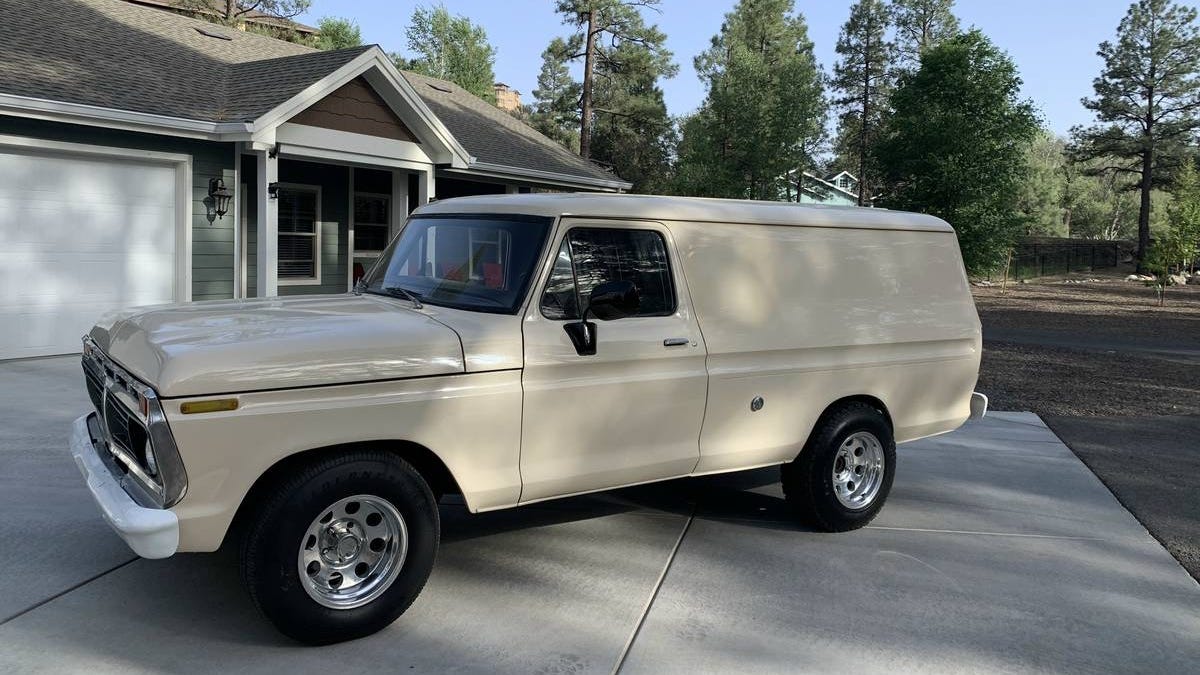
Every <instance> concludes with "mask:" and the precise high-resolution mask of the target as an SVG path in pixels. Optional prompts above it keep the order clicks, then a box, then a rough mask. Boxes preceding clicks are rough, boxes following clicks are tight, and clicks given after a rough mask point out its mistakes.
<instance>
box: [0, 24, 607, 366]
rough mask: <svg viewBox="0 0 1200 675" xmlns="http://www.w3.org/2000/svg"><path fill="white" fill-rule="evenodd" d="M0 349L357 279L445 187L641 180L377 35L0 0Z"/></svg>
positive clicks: (497, 189) (450, 192)
mask: <svg viewBox="0 0 1200 675" xmlns="http://www.w3.org/2000/svg"><path fill="white" fill-rule="evenodd" d="M0 25H4V26H5V28H6V30H5V39H4V40H0V242H2V245H0V359H6V358H15V357H25V356H38V355H44V354H56V353H68V352H72V351H76V350H77V349H78V348H79V337H80V336H81V335H82V334H83V332H84V331H85V330H86V329H87V328H88V327H89V326H90V325H91V324H92V323H93V322H94V320H95V319H96V317H97V316H98V315H99V314H101V313H103V312H104V311H107V310H109V309H113V308H117V307H124V306H130V305H138V304H152V303H161V302H175V301H189V300H209V299H228V298H245V297H256V296H274V295H293V294H301V293H327V292H344V291H346V290H347V289H349V288H350V287H351V285H352V283H353V281H354V277H355V274H356V270H358V271H361V270H362V269H365V268H366V267H368V266H369V265H371V264H372V263H373V262H374V260H375V259H376V258H377V257H378V255H379V253H380V251H381V249H383V247H384V246H385V245H386V243H387V242H388V240H389V239H390V238H391V237H392V235H394V234H395V233H396V231H397V229H398V228H399V227H400V226H401V225H402V224H403V222H404V219H405V217H406V216H407V214H408V212H409V211H410V210H411V209H413V208H415V207H416V206H417V205H419V204H423V203H426V202H427V201H429V200H431V199H434V198H435V197H437V198H448V197H455V196H460V195H469V194H489V193H505V192H528V191H536V190H594V191H621V190H625V189H628V188H629V187H630V184H629V183H627V182H625V181H622V180H621V179H620V178H619V177H617V176H614V175H613V174H612V173H610V172H608V171H606V170H604V169H602V168H600V167H598V166H596V165H594V164H591V163H589V162H587V161H585V160H583V159H580V158H579V157H578V156H576V155H574V154H573V153H571V152H569V151H567V150H566V149H564V148H562V147H561V146H559V145H558V144H557V143H554V142H553V141H551V140H549V139H547V138H545V137H544V136H542V135H540V134H538V133H537V132H536V131H534V130H533V129H532V128H530V127H529V126H527V125H525V124H524V123H522V122H520V121H518V120H516V119H515V118H513V117H512V116H511V115H509V114H508V113H505V112H504V111H502V110H499V109H497V108H496V107H495V106H493V105H490V104H488V103H486V102H484V101H482V100H480V99H478V98H476V97H474V96H472V95H470V94H468V93H467V92H465V91H464V90H462V89H461V88H459V87H457V86H456V85H454V84H451V83H449V82H444V81H441V80H436V79H432V78H428V77H423V76H420V75H416V74H413V73H401V72H398V71H397V70H396V69H395V67H394V66H393V64H392V61H391V59H389V58H388V57H387V55H386V54H385V53H384V52H383V50H382V49H380V48H379V47H378V46H365V47H358V48H353V49H346V50H339V51H329V52H322V51H316V50H313V49H310V48H308V47H304V46H300V45H296V44H292V43H289V42H284V41H281V40H275V39H272V38H269V37H265V36H263V35H258V34H255V33H253V32H245V31H238V30H235V29H230V28H226V27H222V26H218V25H214V24H211V23H207V22H205V21H202V20H199V19H195V18H191V17H188V16H183V15H180V14H178V13H175V12H170V11H165V10H163V9H160V8H156V7H152V6H148V5H146V4H144V3H143V4H139V3H129V2H122V1H121V0H39V2H36V3H14V2H5V3H0Z"/></svg>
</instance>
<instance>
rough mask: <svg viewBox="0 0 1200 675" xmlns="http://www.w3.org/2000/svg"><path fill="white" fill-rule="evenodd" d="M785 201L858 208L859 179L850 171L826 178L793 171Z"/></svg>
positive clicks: (790, 174)
mask: <svg viewBox="0 0 1200 675" xmlns="http://www.w3.org/2000/svg"><path fill="white" fill-rule="evenodd" d="M785 199H786V200H787V201H789V202H798V203H801V204H829V205H831V206H857V205H858V179H857V178H855V177H854V176H853V174H851V173H850V172H848V171H842V172H839V173H835V174H830V175H828V176H826V177H824V178H822V177H820V176H818V175H816V174H813V173H809V172H808V171H803V172H799V173H798V172H794V171H793V172H791V173H789V174H788V189H787V192H786V194H785ZM868 206H869V204H868Z"/></svg>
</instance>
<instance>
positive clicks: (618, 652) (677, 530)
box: [0, 357, 1200, 673]
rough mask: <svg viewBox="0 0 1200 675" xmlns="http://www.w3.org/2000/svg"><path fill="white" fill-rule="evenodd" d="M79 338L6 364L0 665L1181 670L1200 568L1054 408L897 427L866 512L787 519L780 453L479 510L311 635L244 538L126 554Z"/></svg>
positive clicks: (1199, 611) (1199, 620)
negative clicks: (927, 432)
mask: <svg viewBox="0 0 1200 675" xmlns="http://www.w3.org/2000/svg"><path fill="white" fill-rule="evenodd" d="M80 378H81V375H80V373H79V367H78V363H77V360H76V359H75V358H73V357H71V358H61V359H42V360H33V361H14V362H3V363H0V462H3V464H2V465H0V466H3V467H4V468H3V470H0V513H2V514H3V517H0V542H3V545H2V546H0V569H3V570H4V575H3V582H2V583H0V588H2V589H3V591H4V592H3V593H0V672H9V671H12V672H39V671H44V672H56V673H58V672H78V671H87V672H89V673H102V672H122V673H126V672H139V671H172V672H222V671H231V672H233V671H235V672H262V673H278V672H320V673H329V672H337V673H351V672H377V671H410V670H411V671H412V672H431V671H432V672H447V671H453V672H515V673H575V672H596V673H606V672H612V671H613V670H614V669H617V668H619V669H620V671H621V672H625V673H662V672H735V671H737V672H748V671H753V672H797V671H808V670H855V671H885V670H886V671H890V672H894V671H898V670H901V671H905V670H907V671H916V670H920V671H923V672H930V671H942V672H951V671H954V672H961V671H963V670H973V671H981V670H982V671H1001V670H1002V671H1074V672H1099V671H1108V672H1118V671H1119V672H1182V671H1189V670H1194V669H1195V668H1196V664H1198V663H1200V639H1197V636H1200V586H1198V585H1197V583H1196V582H1195V581H1194V580H1192V579H1191V578H1190V577H1189V576H1188V575H1187V573H1186V572H1184V570H1183V569H1182V568H1180V567H1179V565H1178V564H1177V563H1176V562H1175V560H1174V559H1173V558H1171V556H1170V555H1168V554H1167V552H1166V551H1164V550H1163V548H1162V547H1161V546H1160V545H1159V544H1158V543H1157V542H1156V541H1154V539H1152V538H1151V537H1150V536H1149V535H1148V534H1147V532H1146V530H1145V529H1144V528H1143V527H1142V526H1141V525H1139V524H1138V523H1137V521H1136V520H1134V518H1133V517H1132V516H1131V515H1130V514H1129V513H1128V512H1127V511H1125V510H1124V509H1123V508H1122V507H1121V506H1120V505H1119V504H1118V503H1117V501H1116V500H1115V499H1114V498H1113V496H1112V495H1111V494H1110V493H1109V492H1108V490H1107V489H1105V488H1104V486H1103V485H1102V484H1101V483H1100V482H1099V481H1098V480H1097V479H1096V477H1095V476H1094V475H1092V473H1091V472H1089V471H1088V470H1087V469H1086V468H1085V467H1084V466H1083V464H1081V463H1080V462H1079V460H1078V459H1076V458H1075V456H1074V455H1073V454H1072V453H1071V452H1070V450H1068V449H1067V448H1066V447H1065V446H1064V445H1063V444H1062V443H1061V442H1060V441H1059V440H1058V439H1057V438H1056V437H1055V436H1054V434H1053V433H1051V432H1050V431H1049V430H1048V429H1047V428H1046V427H1045V425H1043V424H1042V423H1041V421H1040V420H1039V419H1038V418H1037V417H1036V416H1034V415H1031V414H1027V413H998V414H993V415H991V416H989V417H988V418H987V419H986V420H983V421H980V422H977V423H972V424H970V425H968V426H967V427H965V428H964V429H962V430H960V431H958V432H955V433H954V434H950V435H946V436H943V437H940V438H936V439H930V440H926V441H922V442H918V443H913V444H910V445H905V446H902V447H901V450H900V453H899V457H900V459H899V471H898V474H897V478H896V482H895V487H894V488H893V491H892V496H891V500H890V501H889V503H888V505H887V507H886V508H885V509H884V511H883V513H882V514H881V516H880V517H879V518H878V519H877V520H876V521H875V522H874V523H873V524H872V526H870V527H869V528H867V529H864V530H860V531H857V532H852V533H847V534H838V535H829V534H819V533H815V532H809V531H805V530H803V529H801V528H798V527H796V526H795V525H794V524H792V522H791V521H790V520H789V519H788V517H787V511H786V508H785V505H784V504H783V502H782V500H781V496H780V491H779V486H778V484H777V482H776V472H775V471H774V470H764V471H755V472H749V473H744V474H738V475H730V476H722V477H714V478H706V479H695V480H687V481H675V482H671V483H667V484H662V485H659V486H650V487H644V488H636V489H629V490H621V491H617V492H612V493H606V494H602V495H597V496H591V497H586V498H578V499H571V500H566V501H562V502H557V503H551V504H546V505H543V506H537V507H529V508H522V509H516V510H511V511H506V512H500V513H493V514H485V515H479V516H472V515H469V514H467V513H465V512H464V510H463V509H462V508H461V507H460V506H456V505H454V504H446V505H444V506H443V547H442V551H441V554H440V556H439V559H438V562H437V565H436V567H435V569H434V572H433V576H432V577H431V579H430V581H429V585H428V586H427V587H426V589H425V591H424V593H423V594H422V595H421V597H420V598H419V599H418V600H417V601H416V603H415V604H414V605H413V607H412V608H411V609H410V610H409V612H408V613H407V614H406V615H405V616H404V617H402V618H401V619H400V620H399V621H397V622H396V623H395V624H393V625H392V626H391V627H389V628H388V629H386V630H385V631H383V632H381V633H380V634H377V635H375V636H372V637H370V638H366V639H363V640H359V641H356V642H353V643H346V644H341V645H336V646H332V647H325V648H306V647H300V646H297V645H295V644H293V643H290V642H289V641H287V640H286V639H284V638H281V637H280V636H279V635H278V634H276V633H275V632H274V631H273V630H272V629H271V628H270V627H269V626H268V625H267V624H266V623H265V622H263V621H262V620H260V619H259V617H258V616H257V615H256V614H255V611H254V609H253V607H252V606H251V604H250V602H249V600H248V599H247V598H246V597H245V595H244V594H243V592H242V590H241V588H240V586H239V584H238V578H237V573H236V570H235V568H234V563H235V556H233V555H232V554H231V552H228V551H223V552H221V553H218V554H215V555H184V556H178V557H176V558H173V559H169V560H162V561H148V560H140V559H135V558H134V556H133V555H132V554H131V553H130V552H129V551H128V550H127V549H126V548H125V547H124V545H123V544H122V543H121V542H120V541H119V540H118V539H117V538H116V537H115V536H114V535H112V534H110V533H109V531H108V529H107V527H106V526H105V525H104V523H103V522H102V521H101V520H100V518H99V516H98V515H97V513H96V510H95V507H94V506H93V505H92V503H91V501H90V497H89V495H88V494H87V492H86V490H85V488H84V486H83V483H82V481H81V480H80V478H79V476H78V474H77V473H76V470H75V467H74V466H73V464H72V462H71V460H70V458H69V456H68V453H67V450H66V433H67V424H68V422H69V421H70V420H71V419H73V417H74V416H76V415H77V414H79V413H81V412H82V411H84V410H85V409H86V407H87V405H88V404H87V400H86V396H85V395H84V393H83V390H82V383H81V381H80Z"/></svg>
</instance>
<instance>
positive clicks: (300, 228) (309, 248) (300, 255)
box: [279, 185, 321, 284]
mask: <svg viewBox="0 0 1200 675" xmlns="http://www.w3.org/2000/svg"><path fill="white" fill-rule="evenodd" d="M320 208H321V192H320V189H319V188H317V187H312V186H301V185H287V186H282V185H281V186H280V187H279V283H281V284H305V283H320V278H321V258H320V255H321V244H320V241H321V222H320V220H318V215H317V214H318V213H319V211H320Z"/></svg>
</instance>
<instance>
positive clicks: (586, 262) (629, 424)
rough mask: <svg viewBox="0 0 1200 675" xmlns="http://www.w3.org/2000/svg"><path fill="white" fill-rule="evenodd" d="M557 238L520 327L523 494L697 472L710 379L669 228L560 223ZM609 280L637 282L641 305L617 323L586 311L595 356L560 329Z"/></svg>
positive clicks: (530, 496)
mask: <svg viewBox="0 0 1200 675" xmlns="http://www.w3.org/2000/svg"><path fill="white" fill-rule="evenodd" d="M551 245H552V247H553V248H552V249H551V250H552V251H553V252H554V254H553V255H552V259H551V260H550V261H549V264H548V265H547V269H546V270H545V271H544V272H543V274H542V277H541V282H540V284H539V285H538V286H536V287H535V294H534V296H533V300H532V302H530V303H529V308H528V310H527V312H526V315H525V321H524V328H523V331H524V341H525V346H524V350H525V368H524V371H523V376H522V386H523V389H524V406H523V408H522V430H521V480H522V484H523V487H522V492H521V501H522V502H528V501H534V500H538V499H545V498H548V497H555V496H561V495H567V494H573V493H578V492H587V491H590V490H600V489H604V488H609V487H616V486H620V485H629V484H633V483H639V482H646V481H652V480H658V479H663V478H672V477H676V476H683V475H687V474H689V473H691V471H692V470H693V469H694V468H695V466H696V464H697V462H698V461H699V452H700V451H699V436H700V425H701V422H702V421H703V417H704V402H705V397H706V394H707V386H708V375H707V372H706V370H705V350H704V340H703V337H702V336H701V335H700V329H699V326H698V325H697V323H696V317H695V313H694V312H693V310H692V306H691V302H690V298H689V297H688V294H687V285H686V284H685V283H684V279H683V272H682V269H681V266H680V265H679V264H678V263H677V261H676V260H675V259H674V258H673V252H674V249H673V246H672V244H671V236H670V232H669V231H668V230H667V229H666V228H665V227H664V226H663V225H661V224H659V223H651V222H631V221H606V220H595V221H590V220H582V219H563V220H562V221H561V222H560V224H559V226H558V228H557V232H556V233H555V237H554V239H553V240H552V242H551ZM609 281H631V282H633V284H634V285H635V286H636V287H637V289H638V291H639V292H640V298H641V301H640V307H639V308H638V309H637V311H636V312H635V313H634V314H633V315H632V316H628V317H626V318H621V319H614V320H609V321H601V320H596V319H594V318H591V317H589V321H592V322H593V323H594V326H595V330H594V335H593V339H594V340H595V353H594V354H590V355H589V354H586V353H584V354H581V353H580V351H579V350H578V349H577V347H576V345H575V343H574V342H572V340H571V337H570V336H569V335H568V332H567V330H566V329H565V328H564V327H565V326H567V324H571V323H574V324H578V322H579V318H580V310H581V308H583V307H585V306H586V304H587V302H588V297H589V294H590V293H591V291H592V289H593V288H595V287H596V286H598V285H599V284H602V283H605V282H609ZM584 351H586V350H584Z"/></svg>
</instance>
